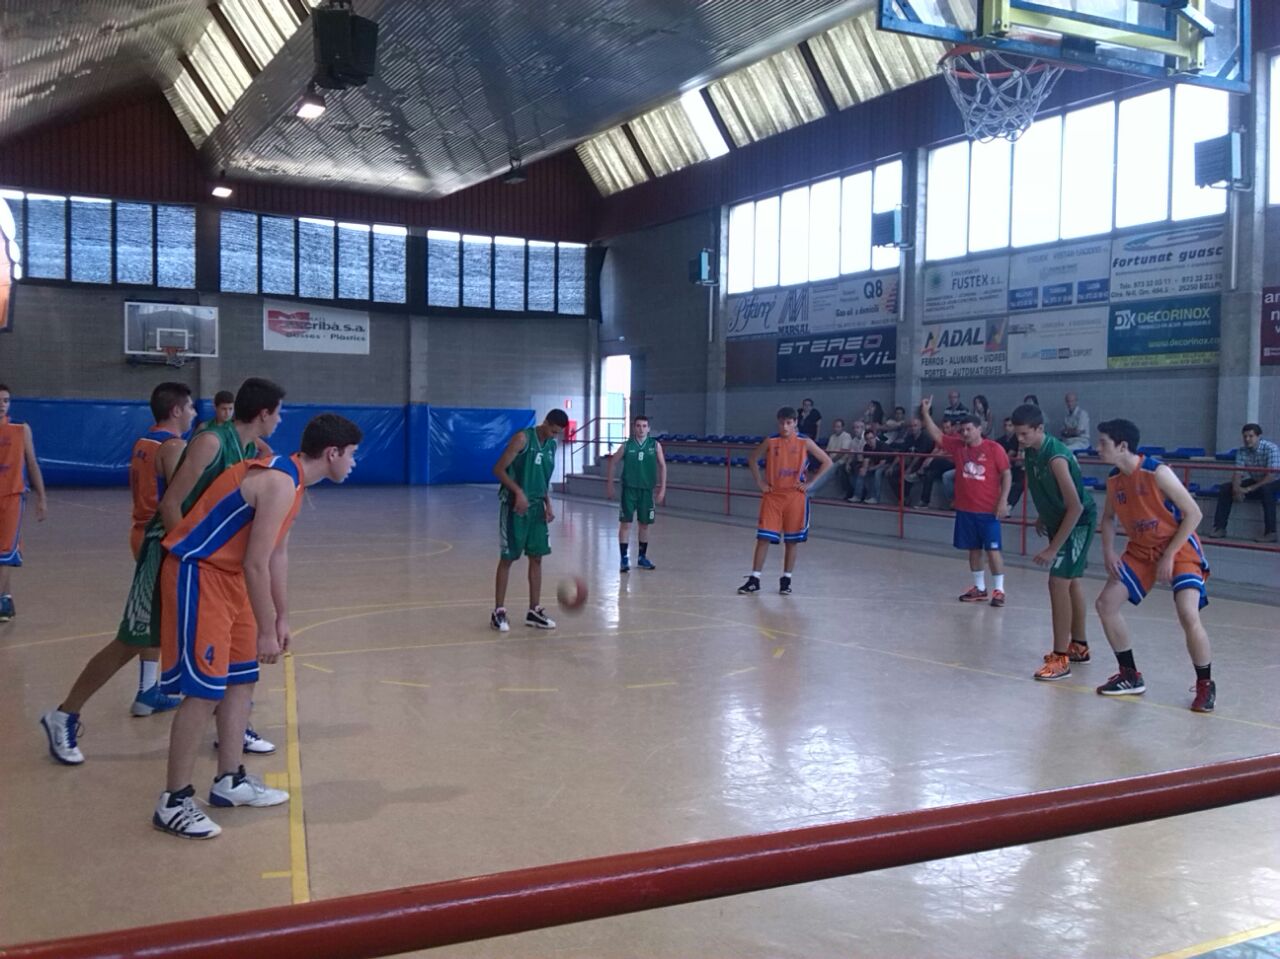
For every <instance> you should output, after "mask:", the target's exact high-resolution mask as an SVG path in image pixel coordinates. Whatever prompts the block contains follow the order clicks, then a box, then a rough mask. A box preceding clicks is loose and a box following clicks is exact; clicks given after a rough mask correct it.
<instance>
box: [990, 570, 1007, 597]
mask: <svg viewBox="0 0 1280 959" xmlns="http://www.w3.org/2000/svg"><path fill="white" fill-rule="evenodd" d="M991 587H992V588H993V589H998V590H1000V592H1002V593H1003V592H1004V573H992V574H991Z"/></svg>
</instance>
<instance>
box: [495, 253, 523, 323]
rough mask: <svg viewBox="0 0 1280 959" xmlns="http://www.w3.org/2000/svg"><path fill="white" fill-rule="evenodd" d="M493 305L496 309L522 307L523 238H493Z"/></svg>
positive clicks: (518, 308) (519, 308)
mask: <svg viewBox="0 0 1280 959" xmlns="http://www.w3.org/2000/svg"><path fill="white" fill-rule="evenodd" d="M493 306H494V309H497V310H523V309H524V240H517V239H515V238H514V237H509V236H499V237H495V238H494V241H493Z"/></svg>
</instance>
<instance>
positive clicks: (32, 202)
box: [24, 193, 67, 280]
mask: <svg viewBox="0 0 1280 959" xmlns="http://www.w3.org/2000/svg"><path fill="white" fill-rule="evenodd" d="M24 252H25V253H26V257H27V267H26V274H27V276H29V277H35V278H38V279H47V280H65V279H66V278H67V200H66V197H61V196H40V195H37V194H33V193H28V194H27V249H26V250H25V251H24Z"/></svg>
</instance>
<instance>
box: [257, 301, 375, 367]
mask: <svg viewBox="0 0 1280 959" xmlns="http://www.w3.org/2000/svg"><path fill="white" fill-rule="evenodd" d="M369 326H370V323H369V314H368V313H360V312H357V311H356V310H339V309H336V308H334V307H331V306H305V305H303V304H301V303H281V302H279V301H277V300H263V301H262V348H263V349H264V350H277V351H283V352H287V353H362V354H365V355H367V354H368V353H369Z"/></svg>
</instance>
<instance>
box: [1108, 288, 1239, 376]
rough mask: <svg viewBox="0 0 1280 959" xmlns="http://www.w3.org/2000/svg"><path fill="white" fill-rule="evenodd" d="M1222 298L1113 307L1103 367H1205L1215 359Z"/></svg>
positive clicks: (1160, 301) (1190, 298)
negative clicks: (1105, 361)
mask: <svg viewBox="0 0 1280 959" xmlns="http://www.w3.org/2000/svg"><path fill="white" fill-rule="evenodd" d="M1221 312H1222V298H1221V297H1220V296H1217V295H1213V296H1190V297H1183V298H1181V299H1176V300H1148V301H1143V302H1140V303H1113V304H1112V305H1111V318H1110V322H1109V323H1108V330H1107V366H1108V367H1109V368H1110V369H1113V370H1115V369H1134V368H1139V367H1148V366H1204V365H1210V364H1213V363H1216V362H1217V361H1218V343H1219V336H1220V322H1221Z"/></svg>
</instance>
